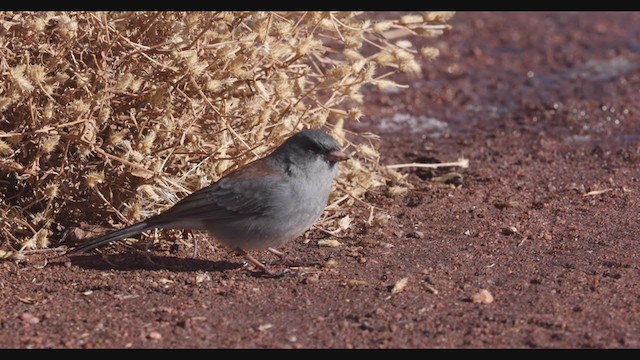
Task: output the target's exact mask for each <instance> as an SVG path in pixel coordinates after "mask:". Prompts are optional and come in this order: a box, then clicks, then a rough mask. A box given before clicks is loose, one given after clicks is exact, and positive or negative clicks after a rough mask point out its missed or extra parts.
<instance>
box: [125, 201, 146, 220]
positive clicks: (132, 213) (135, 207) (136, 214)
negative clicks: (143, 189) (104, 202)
mask: <svg viewBox="0 0 640 360" xmlns="http://www.w3.org/2000/svg"><path fill="white" fill-rule="evenodd" d="M126 215H127V217H130V218H132V219H134V220H141V219H142V205H141V204H140V201H135V202H134V203H133V204H132V205H131V207H130V208H129V209H128V211H127V214H126Z"/></svg>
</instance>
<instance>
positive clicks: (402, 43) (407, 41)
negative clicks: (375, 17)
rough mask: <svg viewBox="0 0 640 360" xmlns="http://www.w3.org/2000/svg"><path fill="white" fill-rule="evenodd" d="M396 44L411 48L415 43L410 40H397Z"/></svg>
mask: <svg viewBox="0 0 640 360" xmlns="http://www.w3.org/2000/svg"><path fill="white" fill-rule="evenodd" d="M396 46H398V47H401V48H403V49H411V48H412V47H413V44H412V43H411V41H409V40H399V41H396Z"/></svg>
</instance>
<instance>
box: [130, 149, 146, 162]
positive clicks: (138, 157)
mask: <svg viewBox="0 0 640 360" xmlns="http://www.w3.org/2000/svg"><path fill="white" fill-rule="evenodd" d="M126 155H127V157H128V158H129V161H133V162H135V163H141V162H142V160H144V155H142V154H141V153H140V152H139V151H138V150H133V149H131V150H129V151H128V152H127V154H126Z"/></svg>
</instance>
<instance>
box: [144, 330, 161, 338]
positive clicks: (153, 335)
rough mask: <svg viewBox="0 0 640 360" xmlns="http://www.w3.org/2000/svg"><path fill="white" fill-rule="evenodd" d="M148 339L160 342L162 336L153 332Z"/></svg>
mask: <svg viewBox="0 0 640 360" xmlns="http://www.w3.org/2000/svg"><path fill="white" fill-rule="evenodd" d="M147 337H148V338H149V339H151V340H160V339H162V334H160V333H159V332H157V331H152V332H150V333H149V334H148V335H147Z"/></svg>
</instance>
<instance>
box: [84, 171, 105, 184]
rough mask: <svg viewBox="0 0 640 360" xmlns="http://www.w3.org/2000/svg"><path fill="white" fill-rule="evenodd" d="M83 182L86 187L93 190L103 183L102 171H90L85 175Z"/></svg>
mask: <svg viewBox="0 0 640 360" xmlns="http://www.w3.org/2000/svg"><path fill="white" fill-rule="evenodd" d="M84 181H85V182H86V183H87V186H88V187H90V188H94V187H95V186H96V185H98V184H100V183H102V182H104V173H103V172H102V171H90V172H88V173H87V175H85V177H84Z"/></svg>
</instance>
